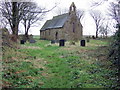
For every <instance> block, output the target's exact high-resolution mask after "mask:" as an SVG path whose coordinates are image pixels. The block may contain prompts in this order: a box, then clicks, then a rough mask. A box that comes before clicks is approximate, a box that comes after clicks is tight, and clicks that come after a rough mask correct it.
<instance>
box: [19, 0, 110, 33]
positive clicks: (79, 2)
mask: <svg viewBox="0 0 120 90" xmlns="http://www.w3.org/2000/svg"><path fill="white" fill-rule="evenodd" d="M24 1H28V0H24ZM32 1H34V2H36V3H37V4H38V6H40V7H41V6H42V7H44V8H46V9H47V10H49V9H51V8H53V7H54V6H55V5H57V7H56V8H54V9H53V10H52V11H50V12H49V13H47V14H46V17H45V18H44V20H43V21H41V23H39V25H37V26H35V27H32V28H31V29H30V32H29V34H33V35H39V34H40V32H39V30H40V29H41V27H42V26H43V24H44V23H45V22H46V20H49V19H52V18H53V16H56V15H57V14H56V12H57V9H59V8H60V9H63V10H64V9H69V7H70V5H71V3H72V2H74V3H75V5H76V8H77V9H82V10H84V11H85V13H86V14H85V17H84V18H83V19H82V20H81V23H82V25H83V34H84V35H95V23H94V21H93V19H92V18H91V17H90V15H89V14H88V11H89V10H91V9H93V8H94V9H95V8H97V9H99V10H101V11H102V12H103V13H104V14H105V12H106V10H107V6H108V2H107V1H106V2H105V3H104V4H102V5H101V6H99V7H91V6H92V2H94V1H102V0H32ZM108 1H112V0H108ZM20 27H22V25H20ZM22 30H24V28H22Z"/></svg>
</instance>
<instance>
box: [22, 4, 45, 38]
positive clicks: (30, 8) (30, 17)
mask: <svg viewBox="0 0 120 90" xmlns="http://www.w3.org/2000/svg"><path fill="white" fill-rule="evenodd" d="M26 6H27V8H25V11H24V13H23V19H22V21H21V22H22V23H23V25H24V28H25V35H26V37H27V38H28V31H29V29H30V27H31V26H32V25H33V24H35V23H36V22H38V21H41V20H42V19H43V17H44V14H45V13H42V11H43V10H44V9H41V8H39V7H38V6H37V5H36V4H35V3H33V2H26ZM38 12H39V13H38Z"/></svg>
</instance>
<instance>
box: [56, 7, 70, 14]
mask: <svg viewBox="0 0 120 90" xmlns="http://www.w3.org/2000/svg"><path fill="white" fill-rule="evenodd" d="M68 12H69V9H67V8H61V7H57V8H56V9H55V11H54V13H55V14H56V15H62V14H65V13H68Z"/></svg>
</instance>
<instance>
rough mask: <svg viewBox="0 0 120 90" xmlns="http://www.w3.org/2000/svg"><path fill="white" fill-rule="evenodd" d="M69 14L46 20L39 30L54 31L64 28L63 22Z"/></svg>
mask: <svg viewBox="0 0 120 90" xmlns="http://www.w3.org/2000/svg"><path fill="white" fill-rule="evenodd" d="M68 16H69V14H68V13H66V14H62V15H58V16H55V17H53V19H51V20H47V21H46V22H45V24H44V25H43V27H42V28H41V30H47V29H55V28H61V27H63V26H64V24H65V22H66V21H67V19H68Z"/></svg>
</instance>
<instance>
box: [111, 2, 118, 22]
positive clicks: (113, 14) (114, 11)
mask: <svg viewBox="0 0 120 90" xmlns="http://www.w3.org/2000/svg"><path fill="white" fill-rule="evenodd" d="M109 15H110V16H111V17H112V18H113V19H114V20H116V22H117V23H118V24H120V1H119V2H118V3H114V2H112V3H110V7H109Z"/></svg>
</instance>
